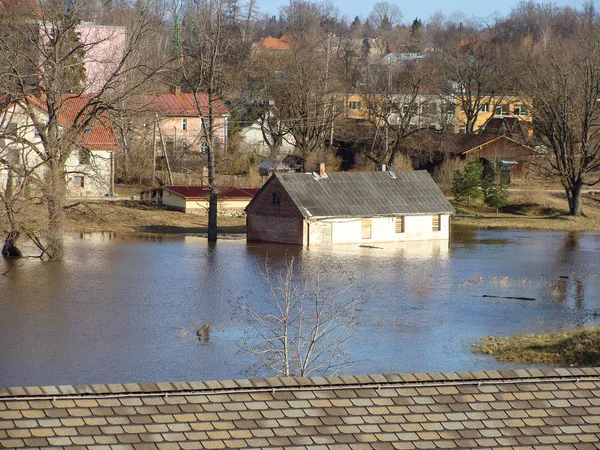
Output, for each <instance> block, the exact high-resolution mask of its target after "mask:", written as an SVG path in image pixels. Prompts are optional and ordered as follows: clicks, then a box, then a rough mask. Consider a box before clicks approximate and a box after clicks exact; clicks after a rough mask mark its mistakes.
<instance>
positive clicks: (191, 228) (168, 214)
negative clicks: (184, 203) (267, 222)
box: [0, 200, 246, 235]
mask: <svg viewBox="0 0 600 450" xmlns="http://www.w3.org/2000/svg"><path fill="white" fill-rule="evenodd" d="M67 206H68V207H67V209H66V221H65V231H66V232H95V231H112V232H115V233H140V232H145V233H167V234H194V235H202V234H205V233H207V232H208V229H207V224H208V217H207V216H206V215H195V214H184V213H182V212H178V211H169V210H167V209H165V208H163V207H161V206H157V205H144V204H141V203H139V202H136V201H129V200H120V201H84V202H69V203H68V204H67ZM31 214H32V217H31V220H35V222H36V223H38V224H39V226H40V228H41V229H43V228H44V227H45V225H46V220H47V218H46V215H45V210H44V207H43V206H42V205H33V207H32V208H31ZM0 220H1V219H0ZM0 225H2V224H0ZM218 225H219V233H220V234H243V233H245V232H246V220H245V218H244V217H219V219H218Z"/></svg>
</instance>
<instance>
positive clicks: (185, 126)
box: [181, 117, 188, 131]
mask: <svg viewBox="0 0 600 450" xmlns="http://www.w3.org/2000/svg"><path fill="white" fill-rule="evenodd" d="M181 129H182V130H183V131H187V130H188V119H187V117H184V118H183V119H181Z"/></svg>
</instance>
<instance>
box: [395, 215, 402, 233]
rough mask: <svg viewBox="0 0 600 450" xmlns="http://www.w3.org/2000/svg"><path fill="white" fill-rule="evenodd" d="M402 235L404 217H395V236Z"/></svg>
mask: <svg viewBox="0 0 600 450" xmlns="http://www.w3.org/2000/svg"><path fill="white" fill-rule="evenodd" d="M400 233H404V216H398V217H396V234H400Z"/></svg>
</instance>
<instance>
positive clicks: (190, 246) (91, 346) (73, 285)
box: [0, 227, 600, 387]
mask: <svg viewBox="0 0 600 450" xmlns="http://www.w3.org/2000/svg"><path fill="white" fill-rule="evenodd" d="M375 247H377V248H365V247H359V246H342V247H323V248H315V249H309V250H303V249H301V248H298V247H293V246H280V245H257V244H253V245H247V244H246V243H245V242H244V241H235V240H227V241H226V240H222V241H219V242H218V243H217V244H216V245H214V246H213V245H209V244H208V243H207V242H206V240H204V239H202V238H198V237H173V236H158V235H157V236H115V235H112V234H101V233H97V234H81V235H70V236H68V237H67V238H66V258H65V260H64V261H63V262H61V263H43V262H40V261H38V260H34V259H27V260H20V261H17V262H11V261H4V260H3V261H0V272H1V273H5V272H6V273H5V275H3V276H0V387H7V386H28V385H57V384H80V383H122V382H142V381H176V380H208V379H230V378H242V377H247V376H249V373H248V371H247V369H248V367H249V366H250V365H251V364H252V362H253V359H252V357H251V356H249V355H248V354H247V353H245V352H243V351H241V345H240V342H241V341H242V340H243V339H244V336H245V331H247V330H248V323H246V322H244V320H243V319H242V318H240V316H239V315H237V314H236V304H237V301H238V299H240V298H244V299H245V300H246V301H249V302H253V301H254V299H255V298H256V297H258V296H260V295H262V293H264V290H265V285H264V282H263V279H262V278H261V277H260V275H259V274H258V273H257V268H258V267H259V266H260V265H261V264H263V263H264V260H265V257H267V256H268V257H269V260H270V261H273V262H278V261H282V260H283V259H284V258H285V257H286V256H288V257H289V256H290V255H293V256H294V257H295V258H296V261H297V268H298V270H299V271H301V272H302V271H307V270H309V269H316V270H319V271H320V273H322V274H323V276H324V277H325V278H326V279H329V280H336V281H337V282H341V283H346V282H348V280H352V283H353V286H355V288H354V291H355V292H361V293H362V303H361V305H360V309H361V311H360V322H359V325H358V327H357V328H356V332H355V334H354V335H353V337H352V338H351V340H350V341H348V342H347V343H346V351H347V352H348V353H349V355H350V357H351V358H352V360H353V361H354V364H353V366H352V367H351V368H350V369H348V372H351V373H378V372H379V373H381V372H428V371H461V370H485V369H492V368H505V367H515V366H513V365H510V364H504V363H499V362H497V361H495V360H494V359H493V358H490V357H487V356H483V355H477V354H473V353H472V352H471V344H472V343H473V342H474V341H476V340H477V339H478V338H480V337H482V336H486V335H512V334H515V333H523V332H541V331H552V330H558V329H567V328H573V327H580V326H593V325H597V324H598V322H599V318H598V317H597V316H595V315H594V313H595V312H598V311H600V233H569V232H544V231H515V230H493V231H490V230H478V229H468V228H461V227H454V229H453V233H452V238H451V241H450V242H447V241H445V242H420V243H406V244H378V245H376V246H375ZM484 295H494V296H500V297H510V296H518V297H530V298H535V301H522V300H512V299H506V298H489V297H483V296H484ZM204 323H210V324H211V333H210V338H209V339H208V340H206V339H203V340H199V339H198V338H197V336H196V334H195V333H196V330H197V328H198V327H200V326H202V325H203V324H204ZM259 375H260V374H259ZM263 375H264V374H263Z"/></svg>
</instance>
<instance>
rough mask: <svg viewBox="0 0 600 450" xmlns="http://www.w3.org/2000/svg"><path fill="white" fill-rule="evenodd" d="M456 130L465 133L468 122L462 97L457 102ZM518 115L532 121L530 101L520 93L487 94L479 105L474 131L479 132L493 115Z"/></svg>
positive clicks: (523, 119)
mask: <svg viewBox="0 0 600 450" xmlns="http://www.w3.org/2000/svg"><path fill="white" fill-rule="evenodd" d="M456 103H457V104H456V132H457V133H464V132H465V129H466V124H467V116H466V115H465V113H464V110H463V108H462V107H461V101H460V99H457V102H456ZM505 116H510V117H517V118H519V120H521V121H525V122H531V120H532V117H531V110H530V108H529V106H528V103H527V102H526V101H525V100H523V99H522V98H521V97H519V96H518V95H503V96H494V97H492V96H486V97H483V99H482V101H481V105H480V106H479V113H478V115H477V119H476V120H475V124H474V125H473V132H474V133H477V132H478V131H479V129H480V128H481V127H482V126H483V125H484V124H485V123H486V122H487V121H488V120H489V119H491V118H492V117H505Z"/></svg>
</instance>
